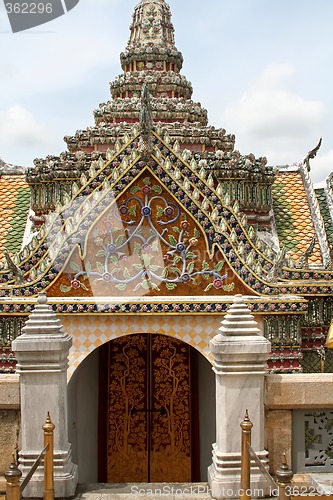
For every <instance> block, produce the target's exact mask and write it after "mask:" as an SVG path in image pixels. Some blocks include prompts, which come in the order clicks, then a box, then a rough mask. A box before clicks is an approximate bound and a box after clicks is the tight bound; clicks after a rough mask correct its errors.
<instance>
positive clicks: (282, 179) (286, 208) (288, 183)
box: [272, 172, 321, 264]
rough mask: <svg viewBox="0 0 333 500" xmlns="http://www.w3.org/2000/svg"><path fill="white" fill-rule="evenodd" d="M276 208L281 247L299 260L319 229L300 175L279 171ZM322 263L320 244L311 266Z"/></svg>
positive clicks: (275, 190) (274, 202) (310, 261)
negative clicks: (313, 220) (313, 217)
mask: <svg viewBox="0 0 333 500" xmlns="http://www.w3.org/2000/svg"><path fill="white" fill-rule="evenodd" d="M272 190H273V208H274V214H275V221H276V226H277V232H278V236H279V240H280V243H281V245H283V246H285V248H286V249H287V251H288V252H289V254H290V255H291V256H292V258H293V259H295V260H298V259H299V258H300V257H301V255H302V253H304V252H305V251H306V249H307V248H308V247H309V245H310V243H311V239H312V237H313V236H314V235H315V230H314V227H313V223H312V218H311V211H310V207H309V203H308V199H307V196H306V192H305V189H304V184H303V180H302V176H301V174H300V172H279V173H278V174H277V175H276V180H275V182H274V184H273V187H272ZM318 262H321V253H320V249H319V245H318V242H316V245H315V248H314V251H313V254H312V255H311V257H310V258H309V263H310V264H311V263H318Z"/></svg>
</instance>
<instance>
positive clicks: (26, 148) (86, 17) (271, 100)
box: [0, 0, 333, 184]
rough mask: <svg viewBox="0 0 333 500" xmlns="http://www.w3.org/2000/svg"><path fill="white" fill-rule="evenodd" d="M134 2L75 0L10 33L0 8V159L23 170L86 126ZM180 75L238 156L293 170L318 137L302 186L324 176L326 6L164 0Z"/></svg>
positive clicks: (329, 93)
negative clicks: (180, 59) (232, 140)
mask: <svg viewBox="0 0 333 500" xmlns="http://www.w3.org/2000/svg"><path fill="white" fill-rule="evenodd" d="M136 3H137V1H136V0H80V1H79V3H78V5H77V6H76V7H75V8H73V9H72V10H71V11H69V12H68V13H67V14H66V15H64V16H61V17H59V18H58V19H56V20H54V21H51V22H49V23H47V24H45V25H43V26H39V27H37V28H33V29H30V30H26V31H24V32H20V33H15V34H13V33H12V32H11V29H10V24H9V20H8V18H7V15H6V12H5V8H4V5H3V2H1V0H0V158H2V159H3V160H4V161H5V162H7V163H12V164H17V165H23V166H33V160H34V158H36V157H37V158H43V157H45V156H46V155H48V154H54V155H58V154H60V153H61V152H62V151H65V150H66V144H65V143H64V141H63V137H64V136H65V135H74V134H75V131H76V130H77V129H85V128H86V127H88V126H92V125H93V123H94V121H93V110H94V109H96V108H98V105H99V103H100V102H106V101H107V100H109V99H110V92H109V82H110V81H112V80H113V79H114V78H115V77H116V76H117V75H118V74H120V73H121V67H120V61H119V54H120V52H121V51H122V50H123V49H124V48H125V46H126V44H127V41H128V37H129V26H130V23H131V19H132V13H133V11H134V7H135V5H136ZM169 5H170V7H171V11H172V14H173V16H172V21H173V24H174V27H175V39H176V46H177V48H178V50H180V51H181V52H182V53H183V56H184V66H183V69H182V74H184V75H185V76H186V77H187V79H188V80H190V81H191V83H192V85H193V89H194V93H193V100H194V101H196V102H201V104H202V106H203V107H204V108H206V109H207V110H208V117H209V123H210V125H214V126H215V127H216V128H224V129H226V131H227V133H230V134H235V136H236V149H238V150H239V151H240V152H241V153H242V154H249V153H253V154H254V155H255V156H256V157H261V156H266V157H267V159H268V164H269V165H273V166H282V165H286V164H289V165H292V164H294V163H296V162H301V161H303V160H304V158H305V157H306V155H307V153H308V152H309V151H310V150H311V149H313V148H314V147H315V146H316V145H317V143H318V141H319V139H320V137H322V139H323V140H322V146H321V148H320V150H319V152H318V154H317V157H316V158H315V159H313V160H312V162H311V175H312V179H313V182H314V183H315V184H318V183H320V182H322V181H323V180H324V179H325V178H326V177H327V176H328V175H329V174H330V173H331V172H332V171H333V64H332V61H333V30H332V21H333V2H332V0H316V2H313V0H206V1H202V0H170V1H169Z"/></svg>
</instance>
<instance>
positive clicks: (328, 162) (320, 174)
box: [310, 149, 333, 182]
mask: <svg viewBox="0 0 333 500" xmlns="http://www.w3.org/2000/svg"><path fill="white" fill-rule="evenodd" d="M310 166H311V177H312V180H313V182H320V181H321V180H322V179H326V178H327V177H328V176H329V175H330V173H331V172H333V150H332V149H330V150H329V151H327V152H325V153H323V154H320V150H319V152H318V154H317V157H316V158H314V159H313V160H312V161H311V163H310Z"/></svg>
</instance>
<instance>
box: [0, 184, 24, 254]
mask: <svg viewBox="0 0 333 500" xmlns="http://www.w3.org/2000/svg"><path fill="white" fill-rule="evenodd" d="M29 205H30V189H29V186H28V184H27V183H26V181H25V175H23V174H16V175H13V174H11V175H2V176H0V260H3V251H4V248H7V249H8V251H9V253H10V254H13V253H15V252H18V251H19V250H20V248H21V244H22V239H23V235H24V230H25V225H26V220H27V215H28V211H29Z"/></svg>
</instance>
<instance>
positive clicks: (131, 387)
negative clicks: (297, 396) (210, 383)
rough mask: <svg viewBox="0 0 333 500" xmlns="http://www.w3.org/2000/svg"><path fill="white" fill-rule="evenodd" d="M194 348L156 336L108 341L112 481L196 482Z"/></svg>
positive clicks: (107, 448) (108, 467) (109, 467)
mask: <svg viewBox="0 0 333 500" xmlns="http://www.w3.org/2000/svg"><path fill="white" fill-rule="evenodd" d="M191 351H192V349H191V348H190V347H189V346H188V345H187V344H185V343H184V342H181V341H179V340H177V339H174V338H170V337H167V336H164V335H157V334H140V335H132V336H126V337H121V338H119V339H116V340H114V341H111V342H109V344H108V352H107V358H106V357H105V358H104V360H105V361H104V363H105V362H107V365H108V370H107V371H108V388H107V404H106V409H105V411H106V417H107V425H106V428H107V436H106V446H105V454H106V471H105V476H106V478H105V479H106V481H107V482H109V483H115V482H120V483H122V482H186V481H191V480H193V477H194V472H193V466H192V463H193V460H192V454H193V430H194V427H195V426H194V423H193V418H192V417H193V415H191V413H192V409H193V404H192V403H193V395H191ZM191 431H192V432H191ZM105 479H104V480H105Z"/></svg>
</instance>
